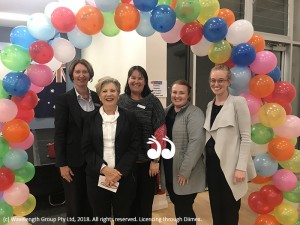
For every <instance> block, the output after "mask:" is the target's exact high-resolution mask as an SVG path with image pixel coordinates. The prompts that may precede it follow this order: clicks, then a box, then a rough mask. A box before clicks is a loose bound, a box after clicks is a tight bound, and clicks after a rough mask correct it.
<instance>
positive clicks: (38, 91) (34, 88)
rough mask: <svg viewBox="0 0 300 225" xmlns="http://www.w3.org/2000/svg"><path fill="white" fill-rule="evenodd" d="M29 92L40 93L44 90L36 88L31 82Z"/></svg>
mask: <svg viewBox="0 0 300 225" xmlns="http://www.w3.org/2000/svg"><path fill="white" fill-rule="evenodd" d="M29 90H31V91H33V92H35V93H40V92H41V91H42V90H44V87H39V86H36V85H35V84H33V83H32V82H31V84H30V88H29Z"/></svg>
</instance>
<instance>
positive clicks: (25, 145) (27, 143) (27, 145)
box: [9, 132, 34, 150]
mask: <svg viewBox="0 0 300 225" xmlns="http://www.w3.org/2000/svg"><path fill="white" fill-rule="evenodd" d="M33 141H34V136H33V134H32V133H31V132H30V133H29V135H28V137H27V138H26V139H25V140H24V141H22V142H17V143H16V142H10V143H9V145H10V147H11V148H20V149H23V150H26V149H29V148H30V147H31V146H32V145H33Z"/></svg>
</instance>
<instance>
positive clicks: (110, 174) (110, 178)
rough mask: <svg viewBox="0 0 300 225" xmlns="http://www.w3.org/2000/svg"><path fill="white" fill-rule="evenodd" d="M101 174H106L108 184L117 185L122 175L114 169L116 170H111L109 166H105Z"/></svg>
mask: <svg viewBox="0 0 300 225" xmlns="http://www.w3.org/2000/svg"><path fill="white" fill-rule="evenodd" d="M101 173H102V174H104V176H105V178H106V179H105V182H106V183H115V182H117V181H119V180H120V179H121V176H122V174H121V173H120V172H119V171H118V170H116V169H114V168H109V167H108V166H105V167H104V168H103V169H102V170H101Z"/></svg>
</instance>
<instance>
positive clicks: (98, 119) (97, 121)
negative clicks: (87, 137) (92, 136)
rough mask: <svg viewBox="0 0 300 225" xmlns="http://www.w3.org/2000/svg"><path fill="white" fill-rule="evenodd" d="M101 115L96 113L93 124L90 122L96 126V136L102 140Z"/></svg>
mask: <svg viewBox="0 0 300 225" xmlns="http://www.w3.org/2000/svg"><path fill="white" fill-rule="evenodd" d="M102 122H103V120H102V117H101V115H100V113H97V115H96V118H95V124H91V125H92V126H94V127H96V130H97V134H98V135H97V137H100V140H103V129H102Z"/></svg>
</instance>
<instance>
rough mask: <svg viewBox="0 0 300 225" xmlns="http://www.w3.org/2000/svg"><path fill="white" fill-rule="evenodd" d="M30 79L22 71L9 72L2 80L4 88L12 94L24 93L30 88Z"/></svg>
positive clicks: (20, 94)
mask: <svg viewBox="0 0 300 225" xmlns="http://www.w3.org/2000/svg"><path fill="white" fill-rule="evenodd" d="M30 83H31V82H30V79H29V77H28V76H26V75H25V74H24V73H21V72H10V73H8V74H6V75H5V77H4V78H3V80H2V86H3V88H4V90H5V91H6V92H7V93H8V94H10V95H14V96H22V95H25V94H26V93H27V92H28V90H29V88H30Z"/></svg>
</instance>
